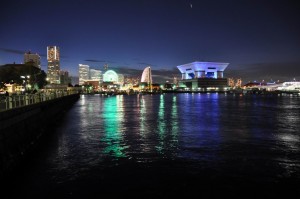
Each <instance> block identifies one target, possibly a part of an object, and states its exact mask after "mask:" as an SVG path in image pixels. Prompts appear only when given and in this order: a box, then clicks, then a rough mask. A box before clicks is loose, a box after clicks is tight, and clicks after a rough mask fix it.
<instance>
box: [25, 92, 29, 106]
mask: <svg viewBox="0 0 300 199" xmlns="http://www.w3.org/2000/svg"><path fill="white" fill-rule="evenodd" d="M28 104H29V99H28V94H27V93H26V94H25V105H28Z"/></svg>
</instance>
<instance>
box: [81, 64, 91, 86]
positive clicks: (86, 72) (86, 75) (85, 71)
mask: <svg viewBox="0 0 300 199" xmlns="http://www.w3.org/2000/svg"><path fill="white" fill-rule="evenodd" d="M89 79H90V66H89V65H84V64H79V85H83V84H84V81H86V80H89Z"/></svg>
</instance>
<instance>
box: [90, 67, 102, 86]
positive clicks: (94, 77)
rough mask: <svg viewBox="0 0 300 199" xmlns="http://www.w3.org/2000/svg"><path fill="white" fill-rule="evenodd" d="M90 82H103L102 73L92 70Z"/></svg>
mask: <svg viewBox="0 0 300 199" xmlns="http://www.w3.org/2000/svg"><path fill="white" fill-rule="evenodd" d="M90 80H94V81H99V82H100V83H101V82H102V71H101V70H96V69H92V68H91V69H90Z"/></svg>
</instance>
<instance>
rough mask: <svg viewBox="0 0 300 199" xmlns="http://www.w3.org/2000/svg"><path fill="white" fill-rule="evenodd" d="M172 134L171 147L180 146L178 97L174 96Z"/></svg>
mask: <svg viewBox="0 0 300 199" xmlns="http://www.w3.org/2000/svg"><path fill="white" fill-rule="evenodd" d="M171 121H172V122H171V125H172V127H171V129H172V131H171V135H172V142H171V147H177V146H178V129H179V127H178V113H177V98H176V96H173V98H172V110H171Z"/></svg>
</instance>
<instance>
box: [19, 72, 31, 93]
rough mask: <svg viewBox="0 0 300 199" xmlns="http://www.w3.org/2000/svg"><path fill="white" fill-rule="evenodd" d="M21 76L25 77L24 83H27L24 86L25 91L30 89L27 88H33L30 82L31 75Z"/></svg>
mask: <svg viewBox="0 0 300 199" xmlns="http://www.w3.org/2000/svg"><path fill="white" fill-rule="evenodd" d="M20 77H21V79H23V84H24V85H25V86H24V87H25V89H24V90H25V91H26V90H28V89H26V88H31V85H30V84H29V79H30V75H26V76H23V75H22V76H20Z"/></svg>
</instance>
